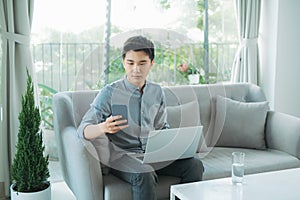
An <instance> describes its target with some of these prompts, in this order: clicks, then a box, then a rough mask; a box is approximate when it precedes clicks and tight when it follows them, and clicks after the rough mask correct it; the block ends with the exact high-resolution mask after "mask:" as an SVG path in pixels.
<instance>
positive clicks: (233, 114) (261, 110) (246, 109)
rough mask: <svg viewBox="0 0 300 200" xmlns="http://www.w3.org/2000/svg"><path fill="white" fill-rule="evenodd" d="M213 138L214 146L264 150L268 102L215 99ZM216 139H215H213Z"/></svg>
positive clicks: (218, 97)
mask: <svg viewBox="0 0 300 200" xmlns="http://www.w3.org/2000/svg"><path fill="white" fill-rule="evenodd" d="M215 101H216V102H215V112H216V113H215V124H214V133H213V134H214V137H215V136H218V135H219V136H220V137H219V139H218V141H217V143H216V146H223V147H243V148H254V149H265V148H266V144H265V121H266V116H267V111H268V110H269V104H268V102H266V101H264V102H251V103H249V102H248V103H246V102H239V101H235V100H232V99H229V98H226V97H222V96H216V99H215ZM215 138H216V137H215Z"/></svg>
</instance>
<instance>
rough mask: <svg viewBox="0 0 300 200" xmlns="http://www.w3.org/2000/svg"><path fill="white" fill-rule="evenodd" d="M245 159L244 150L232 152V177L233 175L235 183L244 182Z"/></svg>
mask: <svg viewBox="0 0 300 200" xmlns="http://www.w3.org/2000/svg"><path fill="white" fill-rule="evenodd" d="M244 159H245V153H243V152H233V153H232V167H231V177H232V183H234V184H239V183H243V178H244Z"/></svg>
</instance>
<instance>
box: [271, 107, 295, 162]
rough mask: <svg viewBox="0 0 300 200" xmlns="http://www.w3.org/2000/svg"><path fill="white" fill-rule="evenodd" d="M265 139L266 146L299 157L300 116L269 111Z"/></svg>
mask: <svg viewBox="0 0 300 200" xmlns="http://www.w3.org/2000/svg"><path fill="white" fill-rule="evenodd" d="M266 141H267V146H268V148H272V149H277V150H281V151H284V152H286V153H289V154H291V155H293V156H296V157H297V158H298V159H300V118H297V117H294V116H291V115H288V114H283V113H280V112H275V111H269V112H268V116H267V122H266Z"/></svg>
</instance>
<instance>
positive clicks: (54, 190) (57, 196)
mask: <svg viewBox="0 0 300 200" xmlns="http://www.w3.org/2000/svg"><path fill="white" fill-rule="evenodd" d="M49 171H50V178H49V180H50V182H51V199H53V200H76V198H75V197H74V195H73V193H72V192H71V190H70V189H69V188H68V186H67V185H66V183H65V182H64V181H63V177H62V174H61V170H60V164H59V162H58V161H50V162H49Z"/></svg>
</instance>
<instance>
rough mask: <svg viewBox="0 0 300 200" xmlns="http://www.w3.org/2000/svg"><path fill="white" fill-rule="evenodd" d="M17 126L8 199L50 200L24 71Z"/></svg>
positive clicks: (35, 111)
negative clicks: (22, 93) (25, 85)
mask: <svg viewBox="0 0 300 200" xmlns="http://www.w3.org/2000/svg"><path fill="white" fill-rule="evenodd" d="M19 122H20V127H19V132H18V142H17V145H16V149H17V152H16V155H15V158H14V160H13V164H12V167H11V178H12V182H13V183H12V185H11V187H10V191H11V199H12V200H16V199H17V200H19V199H20V200H21V199H22V200H24V199H26V200H27V199H28V200H29V199H40V200H51V187H50V182H49V181H47V179H48V178H49V176H50V175H49V169H48V163H49V161H48V156H44V149H45V147H44V145H43V138H42V131H41V129H40V124H41V116H40V111H39V108H38V107H36V106H35V101H34V86H33V83H32V79H31V76H30V75H29V72H28V70H27V87H26V92H25V94H24V95H23V96H22V109H21V112H20V113H19Z"/></svg>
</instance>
